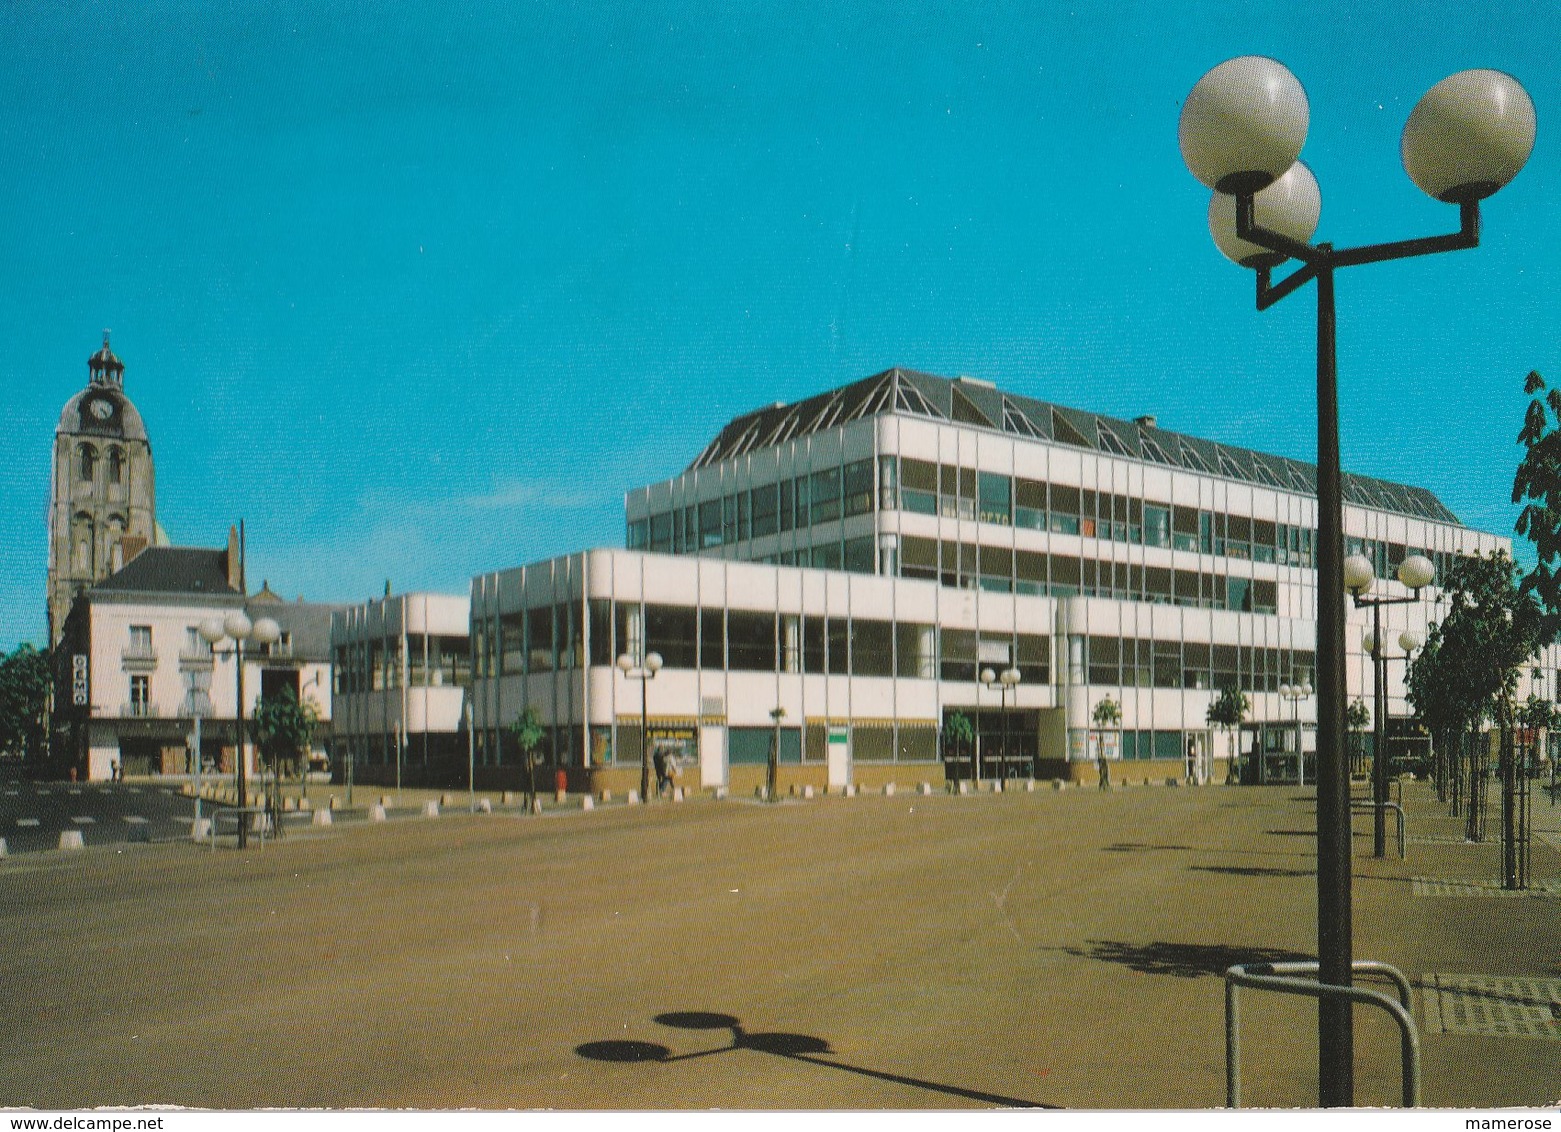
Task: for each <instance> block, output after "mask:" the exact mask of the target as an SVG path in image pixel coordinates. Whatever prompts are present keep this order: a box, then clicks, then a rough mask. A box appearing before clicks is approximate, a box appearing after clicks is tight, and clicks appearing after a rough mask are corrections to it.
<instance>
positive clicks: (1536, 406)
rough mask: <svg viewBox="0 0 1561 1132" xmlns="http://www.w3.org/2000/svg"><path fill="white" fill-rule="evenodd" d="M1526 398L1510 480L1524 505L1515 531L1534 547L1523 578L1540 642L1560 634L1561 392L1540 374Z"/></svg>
mask: <svg viewBox="0 0 1561 1132" xmlns="http://www.w3.org/2000/svg"><path fill="white" fill-rule="evenodd" d="M1523 392H1524V393H1526V394H1528V395H1529V397H1530V400H1529V405H1528V411H1527V412H1526V413H1525V414H1524V417H1523V429H1522V431H1521V432H1519V433H1518V443H1519V444H1521V445H1523V449H1524V452H1523V459H1522V460H1520V461H1519V462H1518V470H1517V474H1516V475H1514V476H1513V479H1512V502H1514V503H1521V504H1523V510H1522V511H1520V512H1519V513H1518V521H1517V526H1516V530H1517V533H1518V534H1519V535H1522V536H1523V537H1524V538H1527V539H1528V540H1529V541H1530V542H1531V543H1533V544H1534V553H1535V557H1536V559H1537V561H1536V563H1535V565H1534V569H1533V570H1532V571H1530V572H1529V573H1528V575H1527V576H1525V577H1524V578H1523V581H1522V589H1523V592H1524V593H1531V594H1533V595H1534V596H1535V597H1537V598H1538V599H1539V602H1540V605H1541V606H1542V607H1543V609H1544V612H1545V625H1544V640H1545V641H1546V642H1549V641H1552V640H1554V639H1555V637H1556V633H1557V630H1558V629H1561V389H1550V390H1546V388H1545V379H1544V378H1543V377H1541V376H1540V375H1539V371H1538V370H1531V371H1530V372H1529V375H1528V378H1527V379H1526V380H1525V381H1524V383H1523Z"/></svg>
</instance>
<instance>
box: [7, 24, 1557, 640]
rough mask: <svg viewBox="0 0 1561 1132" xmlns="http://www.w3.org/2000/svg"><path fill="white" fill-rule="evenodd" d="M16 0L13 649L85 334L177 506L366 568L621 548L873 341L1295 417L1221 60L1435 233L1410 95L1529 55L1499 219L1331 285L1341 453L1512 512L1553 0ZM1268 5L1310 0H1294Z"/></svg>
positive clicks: (1285, 318)
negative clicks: (724, 448) (1409, 139)
mask: <svg viewBox="0 0 1561 1132" xmlns="http://www.w3.org/2000/svg"><path fill="white" fill-rule="evenodd" d="M1366 7H1367V6H1366V5H1359V4H1311V5H1260V6H1254V7H1253V8H1252V9H1251V10H1250V11H1242V10H1240V9H1239V8H1238V7H1236V6H1233V5H1230V4H1228V3H1223V4H1203V5H1180V6H1176V5H1142V6H1135V5H1130V4H1110V5H1106V4H1100V5H1082V6H1079V7H1077V8H1076V9H1074V10H1072V11H1067V10H1064V9H1061V8H1060V6H1055V5H1036V4H1012V5H1004V4H990V5H971V4H966V3H948V4H925V3H916V2H906V0H899V2H896V3H854V2H851V0H837V2H835V3H830V4H823V3H807V4H797V3H767V4H759V3H742V2H738V3H731V2H722V3H717V2H712V3H708V4H685V3H669V4H659V5H649V4H623V5H616V6H615V5H611V4H602V3H581V4H570V3H565V2H553V3H539V4H523V3H516V2H506V3H497V4H486V3H481V2H479V3H467V4H460V5H432V4H421V3H410V2H408V3H403V4H396V5H370V4H366V3H332V2H330V0H309V2H307V3H297V4H293V3H267V4H261V3H258V2H255V3H242V4H227V3H220V2H215V0H200V2H194V3H182V2H181V3H169V2H157V0H138V2H136V3H104V4H85V3H84V4H75V5H60V4H55V3H41V2H29V0H19V2H13V3H8V4H6V5H4V6H3V7H0V154H3V155H4V161H3V169H4V174H3V176H0V247H3V249H4V251H3V253H0V278H3V280H4V285H5V301H4V302H3V303H0V343H3V348H0V390H3V391H4V398H3V401H0V406H3V407H0V413H3V414H4V415H3V423H4V427H3V429H0V647H10V646H11V645H13V644H14V643H15V642H17V641H19V640H25V639H32V640H37V639H39V638H41V637H42V635H43V633H44V575H45V569H46V553H47V552H46V529H45V519H46V512H47V504H48V469H49V453H50V446H51V444H52V440H53V430H54V426H55V423H56V421H57V420H58V416H59V411H60V408H61V406H62V405H63V404H64V403H65V401H66V400H67V399H68V398H69V397H70V396H71V395H72V394H73V393H74V392H75V391H76V390H77V389H79V388H80V387H81V386H82V385H83V384H84V383H85V380H86V376H87V375H86V364H85V362H86V358H87V356H88V354H90V353H91V352H92V351H93V350H94V349H95V348H96V347H97V345H98V341H99V336H100V333H101V330H102V328H104V327H112V328H113V333H114V339H113V340H114V348H115V351H116V352H117V353H118V354H119V356H120V357H121V358H123V359H124V361H125V364H126V367H127V369H126V390H127V392H128V393H129V394H130V396H131V397H132V399H133V400H134V401H135V402H136V404H137V406H138V407H139V408H140V410H141V412H142V414H143V416H144V417H145V419H146V421H147V424H148V427H149V429H150V430H151V433H152V441H153V447H154V454H155V456H156V459H157V481H158V482H157V491H158V516H159V519H160V520H161V521H162V523H163V525H164V526H165V527H166V528H167V530H168V532H169V534H170V535H171V537H172V538H173V540H174V541H175V542H177V543H180V544H186V545H208V546H217V545H221V543H222V541H223V539H224V537H225V532H226V530H227V527H228V525H229V523H230V522H235V521H237V520H238V519H240V518H243V519H245V520H246V522H247V525H248V532H249V549H250V575H251V581H252V582H253V583H254V584H255V585H257V586H258V584H259V582H260V579H261V578H267V579H269V580H270V581H271V583H272V585H273V587H274V588H276V589H278V590H280V591H281V592H283V593H285V594H287V595H289V596H292V595H295V594H299V593H302V594H305V595H307V596H308V597H310V598H312V599H319V600H359V599H362V598H365V597H370V596H374V595H376V594H377V593H379V592H380V591H381V590H382V588H383V586H384V583H385V581H386V579H387V578H388V579H389V580H390V582H391V583H392V585H393V586H395V587H396V588H397V589H398V590H406V589H414V588H432V589H438V590H447V591H452V592H460V591H463V590H464V589H465V587H466V585H467V581H468V579H469V578H470V576H471V575H472V574H473V573H476V572H479V571H483V570H489V569H496V568H502V567H506V566H511V565H517V564H520V563H523V562H527V561H531V560H534V559H537V558H540V557H544V556H547V555H551V554H555V553H563V552H568V551H572V550H578V549H581V548H583V547H586V546H591V545H616V544H621V542H622V538H623V512H622V496H623V492H624V491H625V490H627V489H629V488H631V487H633V486H635V485H637V484H640V483H643V482H649V481H652V480H656V479H661V478H665V477H667V476H670V475H673V474H676V473H677V472H678V471H680V470H681V469H682V468H683V467H684V466H685V465H686V464H687V463H688V462H689V461H690V460H691V459H692V458H693V457H694V456H695V455H696V454H697V453H698V451H699V450H700V449H701V448H702V447H703V446H704V445H705V443H707V442H708V440H709V439H710V437H711V436H713V435H714V433H715V432H716V431H717V430H718V429H719V428H720V426H721V425H722V424H723V423H725V421H727V420H728V419H729V418H731V417H732V416H734V415H736V414H738V413H741V412H744V411H746V410H749V409H751V408H754V407H756V406H758V405H760V404H764V403H767V402H770V401H774V400H790V399H795V398H799V397H803V396H806V395H809V394H811V393H814V392H818V391H820V390H823V389H827V388H830V387H833V386H836V385H839V384H843V383H845V382H848V381H851V380H854V379H856V378H860V377H864V376H866V375H868V374H871V373H875V372H877V371H879V370H881V369H884V368H886V367H888V366H891V365H896V364H898V365H904V366H910V367H914V368H918V369H924V370H928V371H931V372H934V373H942V374H945V375H954V374H969V375H972V376H976V377H981V378H985V379H988V380H992V381H995V382H997V383H998V384H999V385H1001V386H1003V387H1005V388H1010V389H1013V390H1015V391H1018V392H1021V393H1025V394H1029V395H1032V396H1036V397H1041V398H1044V399H1048V400H1052V401H1056V402H1059V403H1062V404H1067V405H1074V406H1078V407H1083V408H1089V409H1095V410H1098V411H1102V412H1106V413H1110V414H1114V415H1118V416H1134V415H1137V414H1140V413H1154V414H1156V415H1157V416H1158V417H1159V420H1160V423H1161V425H1162V427H1167V428H1172V429H1176V430H1180V431H1185V432H1191V433H1195V434H1198V435H1203V436H1208V437H1212V438H1215V439H1218V440H1223V441H1227V442H1230V443H1234V444H1241V445H1249V446H1255V447H1259V448H1264V449H1268V450H1271V451H1276V452H1280V453H1283V454H1286V455H1290V456H1295V457H1298V458H1302V459H1312V458H1313V457H1314V456H1315V427H1314V408H1313V384H1312V383H1313V379H1314V364H1315V363H1314V355H1313V349H1314V342H1315V338H1314V334H1315V330H1314V307H1313V305H1312V299H1311V292H1310V291H1307V292H1304V293H1303V294H1302V295H1298V296H1296V297H1294V298H1292V299H1289V300H1287V301H1286V302H1285V303H1283V304H1281V306H1279V307H1277V308H1275V309H1274V310H1271V311H1269V312H1266V313H1264V314H1259V313H1257V312H1256V311H1255V309H1254V307H1253V302H1252V282H1251V278H1250V275H1249V274H1248V273H1246V272H1244V271H1242V270H1240V269H1238V268H1236V267H1234V266H1232V265H1231V264H1229V263H1228V262H1226V261H1225V260H1224V259H1223V258H1222V257H1221V256H1220V255H1219V254H1218V253H1217V252H1216V251H1215V249H1214V247H1213V244H1212V243H1211V241H1210V239H1209V237H1208V233H1207V229H1206V226H1205V210H1206V207H1207V200H1208V197H1207V192H1206V190H1204V189H1203V188H1202V187H1201V186H1200V185H1199V184H1198V183H1197V182H1196V181H1194V180H1193V178H1192V176H1191V175H1190V174H1189V173H1188V172H1187V170H1186V168H1185V167H1184V166H1183V164H1182V162H1181V158H1180V155H1179V153H1178V150H1177V145H1176V122H1177V115H1178V113H1179V112H1180V106H1181V100H1182V98H1183V97H1184V96H1185V94H1186V92H1187V91H1188V89H1189V88H1190V87H1191V86H1192V84H1193V83H1194V82H1195V81H1196V80H1197V78H1198V77H1199V75H1201V74H1202V73H1203V72H1204V71H1206V70H1207V69H1208V68H1209V67H1211V66H1213V65H1214V64H1216V63H1218V62H1220V61H1222V60H1224V59H1226V58H1229V57H1231V56H1234V55H1240V54H1247V53H1261V54H1269V55H1273V56H1275V57H1277V58H1279V59H1281V60H1283V61H1284V62H1285V63H1286V64H1287V65H1288V66H1289V67H1290V68H1291V69H1292V70H1293V71H1294V72H1295V73H1296V75H1297V76H1298V77H1299V78H1300V80H1301V82H1302V83H1303V84H1304V85H1305V87H1306V89H1307V92H1308V94H1309V96H1310V99H1311V106H1312V125H1311V133H1310V136H1309V140H1308V143H1307V147H1306V149H1305V151H1304V153H1303V158H1304V159H1305V160H1306V161H1307V162H1308V164H1309V165H1311V167H1312V169H1313V170H1314V172H1315V173H1316V174H1317V177H1318V180H1319V182H1320V183H1321V186H1322V194H1323V212H1322V223H1321V226H1320V228H1319V231H1318V238H1319V239H1329V240H1332V241H1334V242H1335V243H1337V244H1340V245H1343V244H1351V243H1361V242H1372V241H1377V240H1384V239H1396V238H1401V237H1406V236H1414V235H1423V234H1431V233H1435V232H1440V231H1445V230H1451V229H1453V228H1455V227H1456V224H1457V216H1456V212H1455V210H1453V209H1451V208H1448V207H1447V206H1444V205H1437V204H1435V203H1433V202H1431V201H1429V200H1428V199H1426V198H1425V197H1424V196H1422V195H1421V194H1420V192H1419V191H1418V190H1417V189H1416V188H1415V187H1414V186H1413V185H1412V184H1411V183H1410V181H1409V180H1408V178H1407V177H1406V176H1405V175H1404V173H1403V171H1402V168H1401V167H1400V165H1399V158H1398V139H1399V133H1400V131H1401V130H1402V128H1403V123H1404V120H1405V118H1406V117H1407V116H1408V113H1409V111H1410V109H1411V108H1412V107H1413V105H1414V103H1415V101H1416V100H1417V99H1418V98H1419V96H1420V95H1421V94H1422V93H1423V92H1424V91H1425V90H1426V89H1427V88H1429V87H1430V86H1431V85H1432V84H1433V83H1435V82H1436V81H1437V80H1439V79H1440V78H1442V77H1444V76H1445V75H1447V74H1449V73H1452V72H1453V71H1457V70H1461V69H1464V68H1466V67H1496V68H1500V69H1503V70H1506V71H1509V72H1511V73H1513V74H1514V75H1516V76H1518V77H1519V78H1520V79H1521V81H1522V82H1523V83H1524V84H1525V85H1526V86H1527V88H1528V90H1529V92H1530V93H1531V95H1532V96H1533V98H1534V101H1535V104H1536V106H1537V107H1538V112H1539V120H1540V129H1539V142H1538V144H1537V146H1536V148H1535V153H1534V157H1533V159H1532V160H1531V161H1530V163H1529V166H1528V168H1527V169H1526V170H1525V171H1524V172H1523V173H1522V174H1521V175H1520V177H1519V178H1518V179H1517V180H1516V181H1515V182H1514V183H1513V184H1512V185H1511V186H1509V187H1508V188H1507V189H1506V190H1504V191H1503V192H1502V193H1501V194H1499V195H1498V196H1496V197H1495V198H1494V199H1493V200H1492V201H1490V202H1489V204H1488V205H1487V207H1486V209H1485V234H1484V241H1483V243H1482V246H1481V247H1480V248H1479V249H1477V250H1474V251H1470V252H1461V253H1457V254H1456V255H1446V256H1435V257H1429V258H1426V259H1422V260H1416V261H1410V262H1405V263H1397V264H1387V265H1380V266H1372V267H1366V268H1360V269H1356V270H1354V271H1351V272H1348V273H1346V274H1344V275H1342V276H1341V277H1340V280H1339V287H1338V292H1339V312H1340V330H1339V343H1340V354H1339V371H1340V381H1341V398H1342V406H1343V420H1342V427H1343V445H1344V453H1345V463H1346V466H1347V467H1349V468H1351V469H1352V470H1355V471H1359V472H1362V473H1367V474H1371V475H1377V476H1381V477H1384V478H1388V479H1396V480H1400V481H1405V482H1411V483H1422V484H1425V485H1426V486H1429V487H1431V488H1432V489H1433V490H1435V491H1436V492H1437V493H1438V494H1439V495H1440V496H1441V498H1442V499H1443V500H1444V501H1445V502H1446V503H1447V504H1448V505H1449V506H1450V507H1452V509H1453V510H1454V511H1455V512H1456V513H1457V514H1458V515H1459V516H1460V517H1461V518H1462V519H1463V520H1464V521H1465V522H1467V523H1470V524H1471V525H1474V526H1478V527H1482V528H1484V529H1488V530H1494V531H1499V532H1503V533H1506V532H1510V530H1511V524H1512V519H1513V517H1514V513H1515V512H1514V508H1512V507H1511V505H1510V504H1509V503H1508V498H1509V495H1510V490H1511V482H1512V472H1513V468H1514V466H1515V462H1516V459H1517V455H1518V449H1517V448H1516V447H1515V445H1514V437H1515V436H1516V434H1517V431H1518V428H1519V427H1520V424H1521V416H1522V408H1523V396H1522V380H1523V376H1524V375H1525V374H1526V373H1527V372H1528V371H1529V370H1530V369H1534V368H1538V369H1539V370H1541V371H1542V372H1544V373H1546V374H1547V375H1550V376H1552V377H1554V378H1561V364H1558V351H1561V335H1558V333H1557V331H1558V329H1561V328H1558V322H1561V319H1558V305H1557V300H1556V297H1555V296H1556V272H1557V268H1556V259H1557V257H1556V256H1555V254H1554V249H1555V248H1557V247H1558V246H1561V216H1558V213H1557V209H1556V207H1555V205H1554V204H1553V203H1552V202H1554V201H1556V200H1557V199H1561V165H1558V161H1561V159H1558V158H1557V156H1556V153H1555V147H1554V146H1552V145H1551V144H1550V136H1549V129H1550V126H1551V123H1552V122H1553V121H1555V119H1553V118H1552V117H1551V114H1552V113H1553V112H1554V110H1555V108H1557V107H1561V89H1558V86H1561V81H1558V77H1557V72H1556V68H1555V66H1554V50H1553V45H1554V43H1555V42H1556V40H1557V30H1558V29H1557V27H1556V23H1557V19H1556V16H1555V14H1554V12H1553V9H1552V7H1551V6H1548V5H1538V4H1536V5H1524V4H1521V3H1518V4H1513V3H1509V4H1504V5H1501V6H1499V7H1498V6H1495V5H1480V4H1468V3H1459V4H1426V3H1414V4H1405V5H1382V6H1376V7H1373V8H1372V10H1371V11H1369V12H1368V11H1365V9H1366ZM1286 13H1288V15H1287V14H1286Z"/></svg>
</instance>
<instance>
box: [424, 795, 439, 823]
mask: <svg viewBox="0 0 1561 1132" xmlns="http://www.w3.org/2000/svg"><path fill="white" fill-rule="evenodd" d="M423 816H424V817H425V818H436V817H438V816H439V803H438V802H436V801H434V800H433V799H432V798H430V799H428V801H426V802H424V803H423Z"/></svg>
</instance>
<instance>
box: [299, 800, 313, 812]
mask: <svg viewBox="0 0 1561 1132" xmlns="http://www.w3.org/2000/svg"><path fill="white" fill-rule="evenodd" d="M298 809H299V811H300V812H301V813H305V814H307V813H310V812H311V811H313V809H314V803H313V802H311V801H309V799H308V798H300V799H298Z"/></svg>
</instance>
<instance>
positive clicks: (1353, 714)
mask: <svg viewBox="0 0 1561 1132" xmlns="http://www.w3.org/2000/svg"><path fill="white" fill-rule="evenodd" d="M1344 725H1345V726H1346V727H1348V728H1349V729H1350V753H1351V755H1352V758H1351V760H1350V761H1351V764H1352V766H1360V765H1362V764H1363V763H1364V762H1365V760H1364V759H1363V758H1362V757H1361V749H1360V748H1361V732H1363V731H1365V730H1366V728H1368V727H1370V726H1371V709H1370V708H1369V707H1367V706H1366V701H1365V700H1363V699H1361V698H1360V697H1359V696H1357V697H1356V698H1355V702H1354V703H1352V704H1351V705H1350V706H1349V710H1348V711H1346V712H1345V713H1344ZM1352 773H1353V772H1352Z"/></svg>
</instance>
